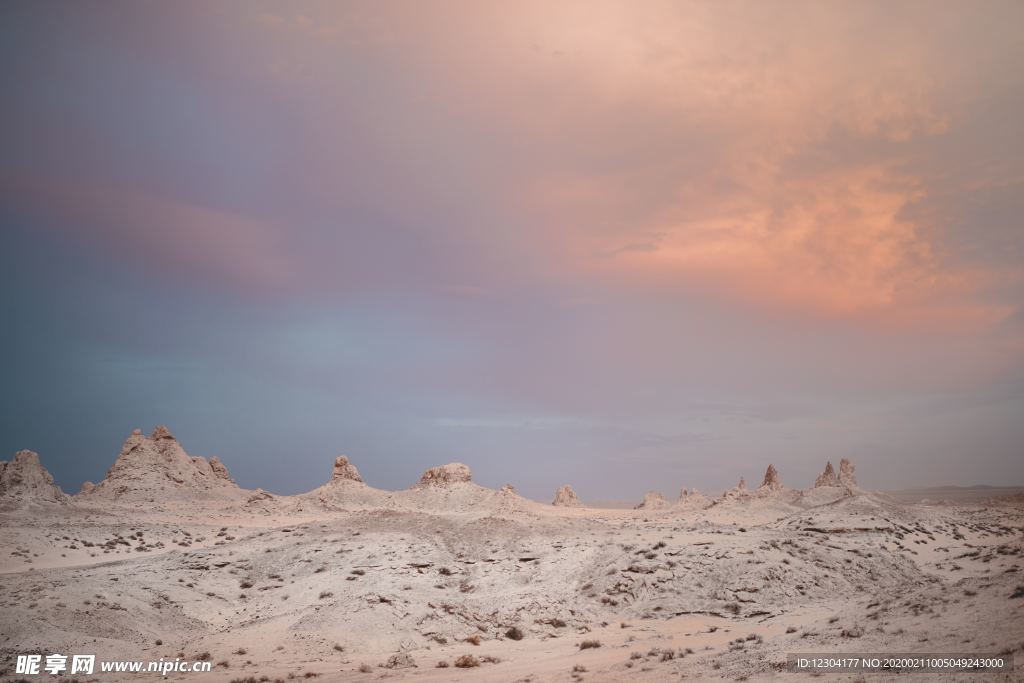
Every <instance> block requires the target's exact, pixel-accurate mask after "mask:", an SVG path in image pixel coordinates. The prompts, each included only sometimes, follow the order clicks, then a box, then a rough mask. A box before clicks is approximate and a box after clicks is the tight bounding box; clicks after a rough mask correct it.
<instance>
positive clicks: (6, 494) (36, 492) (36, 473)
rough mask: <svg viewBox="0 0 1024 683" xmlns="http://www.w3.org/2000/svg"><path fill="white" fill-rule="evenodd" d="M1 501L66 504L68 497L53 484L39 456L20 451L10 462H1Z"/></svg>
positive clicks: (30, 452)
mask: <svg viewBox="0 0 1024 683" xmlns="http://www.w3.org/2000/svg"><path fill="white" fill-rule="evenodd" d="M0 500H2V501H5V502H6V501H12V502H13V501H16V502H25V503H29V502H45V503H66V502H67V500H68V495H67V494H66V493H64V492H63V491H61V490H60V487H59V486H57V485H56V484H54V483H53V477H52V476H50V473H49V472H47V471H46V468H45V467H43V466H42V464H41V463H40V462H39V455H38V454H36V453H34V452H32V451H18V452H17V453H15V454H14V457H13V458H12V459H11V461H10V462H6V461H2V460H0Z"/></svg>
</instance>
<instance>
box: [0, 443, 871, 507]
mask: <svg viewBox="0 0 1024 683" xmlns="http://www.w3.org/2000/svg"><path fill="white" fill-rule="evenodd" d="M472 480H473V477H472V473H471V472H470V469H469V467H468V466H466V465H464V464H462V463H458V462H454V463H449V464H447V465H442V466H440V467H432V468H430V469H428V470H427V471H426V472H424V473H423V476H422V477H420V480H419V482H418V483H416V484H415V485H414V486H413V487H412V489H411V490H412V491H416V490H419V491H430V490H439V489H444V490H451V489H453V487H454V488H457V487H460V486H464V485H471V486H470V488H473V489H480V490H485V489H481V487H477V486H476V485H475V484H471V483H472ZM831 488H836V489H840V492H841V494H842V495H852V494H854V493H856V492H859V491H860V489H859V488H858V486H857V479H856V476H855V475H854V466H853V463H851V462H850V461H849V460H847V459H846V458H843V459H842V460H840V461H839V472H838V474H837V473H836V471H835V469H834V468H833V467H832V463H831V462H829V463H828V464H826V466H825V470H824V471H823V472H822V473H821V474H820V475H819V476H818V477H817V479H816V480H815V483H814V489H825V490H829V489H831ZM171 489H177V490H179V491H181V492H183V493H184V494H185V495H186V496H211V495H212V496H214V497H218V496H220V497H226V496H232V495H236V494H237V495H240V496H241V497H242V498H243V499H247V502H248V503H256V502H261V501H270V500H273V499H274V498H275V496H274V495H273V494H271V493H268V492H266V491H263V490H262V489H257V490H256V491H243V490H242V489H240V488H239V487H238V486H237V484H235V481H234V480H233V479H232V478H231V476H230V474H229V473H228V470H227V468H226V467H225V466H224V464H223V463H222V462H221V461H220V460H219V459H218V458H216V457H211V458H209V459H206V458H202V457H198V456H190V455H189V454H188V453H186V452H185V450H184V448H182V446H181V444H179V443H178V440H177V439H175V438H174V435H173V434H171V432H170V430H169V429H167V427H163V426H160V427H157V428H156V429H154V430H153V433H152V434H150V435H149V436H148V437H147V436H145V435H144V434H143V433H142V431H141V430H139V429H136V430H134V431H133V432H132V434H131V435H130V436H129V437H128V439H127V440H125V442H124V445H123V446H122V448H121V452H120V454H119V455H118V457H117V460H116V461H115V462H114V464H113V466H111V468H110V470H109V471H108V472H107V476H106V478H105V479H104V480H103V481H102V482H100V483H99V484H97V485H94V484H92V483H91V482H85V484H83V485H82V491H81V493H80V494H79V495H80V496H82V497H83V498H92V497H95V498H99V499H119V498H128V499H144V500H151V501H152V500H157V499H158V497H160V496H163V495H166V493H167V492H168V490H171ZM814 489H812V491H813V490H814ZM374 490H375V489H368V488H367V487H366V484H365V483H364V482H363V478H362V476H361V475H360V474H359V470H358V469H356V466H355V465H353V464H352V462H351V461H350V460H349V459H348V458H347V457H346V456H344V455H340V456H338V457H337V458H335V460H334V466H333V470H332V472H331V478H330V481H329V482H328V483H327V484H325V485H324V486H322V487H320V488H319V489H316V490H315V491H312V492H310V493H309V494H303V495H314V494H315V495H316V497H318V498H319V499H320V500H326V498H327V497H334V498H335V499H336V500H337V499H338V497H339V496H343V495H347V494H344V493H342V492H343V491H350V492H353V493H355V492H358V491H374ZM332 492H333V493H332ZM500 493H501V494H502V495H504V496H506V497H508V496H512V497H517V494H516V492H515V488H514V487H513V486H512V485H510V484H507V485H505V486H504V487H502V489H501V491H500ZM445 495H448V494H445ZM792 495H803V494H801V493H800V492H797V491H794V490H792V489H789V488H787V487H786V486H784V485H783V484H782V481H781V480H780V478H779V472H778V470H776V468H775V466H774V465H768V469H767V470H766V471H765V473H764V479H763V480H762V482H761V485H760V486H759V487H758V488H757V489H756V490H753V491H751V490H749V489H748V488H747V485H746V481H745V480H744V479H743V478H740V481H739V483H738V484H737V485H736V487H734V488H733V489H730V490H729V491H726V492H725V493H724V494H723V495H722V498H721V499H719V501H722V502H726V501H730V500H738V499H745V498H751V497H760V498H776V497H780V496H792ZM829 495H832V494H829ZM0 499H2V500H6V501H19V502H20V501H41V502H53V503H64V502H67V501H68V500H69V499H70V497H69V496H68V495H67V494H66V493H64V492H63V491H62V490H61V489H60V487H58V486H57V485H56V484H55V483H54V481H53V477H52V476H50V473H49V472H47V471H46V469H45V468H44V467H43V466H42V465H41V464H40V462H39V456H38V455H37V454H35V453H33V452H32V451H19V452H18V453H16V454H15V456H14V458H13V459H12V460H11V461H10V462H4V461H0ZM551 504H552V505H554V506H557V507H580V506H581V505H582V503H581V502H580V499H579V496H577V495H576V492H575V491H573V489H572V487H571V486H569V485H568V484H566V485H565V486H562V487H561V488H559V489H558V490H557V491H556V492H555V497H554V500H553V501H552V503H551ZM710 504H713V501H711V500H710V499H709V498H708V497H707V496H705V495H704V494H702V493H700V492H699V491H698V490H696V489H693V490H691V491H687V490H686V489H685V488H683V489H682V490H681V491H680V493H679V498H678V500H676V501H671V502H670V501H668V500H666V499H665V497H664V496H663V495H662V494H661V493H659V492H657V491H651V492H649V493H647V495H645V496H644V499H643V501H642V502H641V503H640V504H639V505H636V506H635V509H638V510H660V509H666V508H670V507H673V506H698V507H706V506H707V505H710Z"/></svg>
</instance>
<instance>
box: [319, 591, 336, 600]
mask: <svg viewBox="0 0 1024 683" xmlns="http://www.w3.org/2000/svg"><path fill="white" fill-rule="evenodd" d="M332 597H334V593H332V592H331V591H321V592H320V599H321V600H324V599H325V598H332Z"/></svg>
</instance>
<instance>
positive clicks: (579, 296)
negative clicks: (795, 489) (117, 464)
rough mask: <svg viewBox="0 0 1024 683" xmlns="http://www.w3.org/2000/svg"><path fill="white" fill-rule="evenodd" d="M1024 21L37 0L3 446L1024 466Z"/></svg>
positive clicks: (990, 473)
mask: <svg viewBox="0 0 1024 683" xmlns="http://www.w3.org/2000/svg"><path fill="white" fill-rule="evenodd" d="M1022 26H1024V3H1021V2H1017V1H1015V2H995V1H982V2H942V3H937V2H932V1H927V2H878V3H872V2H861V1H857V2H852V1H851V2H807V3H803V2H796V1H785V2H782V1H778V2H751V3H743V2H697V3H685V2H677V1H674V0H673V1H672V2H664V3H663V2H655V1H653V0H643V1H641V2H613V3H606V2H589V1H588V2H561V1H560V2H550V1H545V2H515V3H504V2H441V1H439V0H428V1H426V2H380V3H378V2H361V3H351V4H346V3H341V2H333V1H332V2H309V3H303V2H287V3H284V2H278V3H267V2H213V3H205V2H203V3H201V2H162V3H143V2H109V1H105V2H90V3H68V2H65V3H53V2H51V3H39V2H6V3H4V5H3V7H2V9H0V79H2V86H3V93H4V96H3V108H2V113H0V118H2V121H3V123H2V125H3V129H2V130H3V147H2V148H3V154H2V155H0V231H2V232H0V235H2V247H0V307H2V309H0V313H2V318H0V319H2V320H3V323H4V324H3V328H4V329H3V334H2V337H0V351H2V357H3V359H4V361H3V367H4V372H3V382H2V384H0V449H2V450H0V456H2V457H3V458H5V459H6V458H9V457H10V456H11V455H12V454H13V453H14V451H16V450H18V449H21V448H30V449H32V450H36V451H38V452H39V453H40V455H41V457H42V459H43V462H44V464H45V465H47V466H48V467H49V469H50V470H51V471H52V472H53V473H54V475H55V477H56V478H57V480H58V483H60V484H61V485H62V486H64V487H65V488H66V489H69V490H71V491H77V490H78V488H79V486H80V484H81V482H82V481H83V480H84V479H91V480H93V481H98V480H99V479H101V478H102V477H103V475H104V473H105V471H106V469H107V468H108V467H109V465H110V464H111V463H112V462H113V460H114V458H115V457H116V455H117V452H118V450H119V447H120V444H121V442H122V440H123V439H124V437H125V436H126V435H127V434H128V433H129V432H130V431H131V429H132V428H135V427H141V428H143V429H145V430H146V431H147V432H148V431H149V430H151V429H152V428H153V427H154V426H155V425H157V424H167V425H169V426H170V427H171V429H172V431H173V432H174V433H175V434H176V435H177V436H178V437H179V439H180V440H181V441H182V443H183V445H184V446H185V448H186V449H187V450H188V451H189V452H190V453H193V454H197V455H218V456H220V457H221V459H222V460H223V461H224V462H225V463H226V464H227V466H228V467H229V469H230V470H231V472H232V474H233V475H234V476H235V478H236V479H237V480H238V482H239V483H240V484H241V485H243V486H249V487H257V486H260V487H263V488H265V489H268V490H271V491H275V492H280V493H294V492H298V491H303V490H308V489H310V488H313V487H314V486H317V485H319V484H321V483H322V482H323V481H325V480H326V479H327V478H328V476H329V474H330V463H331V459H332V458H333V457H334V456H335V455H338V454H342V453H344V454H347V455H348V456H349V457H350V458H352V460H353V462H354V463H355V464H356V465H357V466H358V467H359V469H360V470H361V471H362V473H363V476H364V478H365V479H366V480H367V481H368V482H369V483H370V484H372V485H375V486H380V487H383V488H402V487H406V486H409V485H411V484H412V483H413V482H415V480H416V479H417V477H418V476H419V474H420V472H421V471H422V470H423V469H425V468H427V467H429V466H433V465H438V464H442V463H445V462H449V461H453V460H457V461H461V462H465V463H467V464H468V465H469V466H470V467H471V468H472V469H473V472H474V476H475V478H476V480H477V481H478V482H480V483H482V484H485V485H489V486H500V485H501V484H503V483H506V482H510V483H513V484H515V485H516V486H517V487H518V488H519V489H520V491H521V492H523V493H524V494H525V495H529V496H533V497H537V498H541V499H548V498H550V496H551V494H552V492H553V491H554V488H555V487H556V486H558V485H561V484H563V483H571V484H572V485H573V486H574V488H576V490H577V492H578V493H579V494H580V495H581V497H583V498H584V499H587V498H591V499H593V498H631V497H632V498H635V497H638V496H640V495H642V494H643V492H644V491H646V490H648V489H658V490H661V491H663V492H664V493H666V494H669V495H672V496H674V495H675V494H676V493H678V490H679V488H680V487H681V486H687V487H690V486H697V487H699V488H701V489H711V490H714V489H721V488H724V487H726V486H731V485H733V484H734V483H735V481H736V480H737V479H738V477H739V476H740V475H743V476H746V478H747V480H748V482H749V481H753V483H758V482H759V480H760V475H761V474H762V473H763V471H764V468H765V466H767V464H768V463H769V462H772V463H774V464H775V466H776V467H777V468H778V469H779V471H780V474H781V476H782V479H783V481H784V483H787V484H790V485H793V486H806V485H808V484H810V483H811V482H813V479H814V476H815V474H817V472H819V471H820V470H821V469H822V467H823V466H824V463H825V461H826V460H828V459H831V460H832V461H833V462H837V461H838V459H839V458H843V457H847V458H851V459H852V460H853V461H854V462H855V463H856V464H857V467H858V475H859V476H860V479H861V482H862V483H863V484H864V485H866V486H868V487H870V488H882V489H888V488H899V487H903V486H911V485H922V486H930V485H940V484H951V483H961V484H1017V485H1024V229H1022V225H1021V216H1022V215H1024V134H1022V122H1024V32H1022V28H1021V27H1022Z"/></svg>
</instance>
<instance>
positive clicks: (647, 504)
mask: <svg viewBox="0 0 1024 683" xmlns="http://www.w3.org/2000/svg"><path fill="white" fill-rule="evenodd" d="M667 507H668V501H667V500H665V496H663V495H661V494H660V493H658V492H657V491H648V492H647V495H645V496H644V499H643V502H641V503H640V504H639V505H636V506H634V507H633V509H634V510H664V509H665V508H667Z"/></svg>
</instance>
